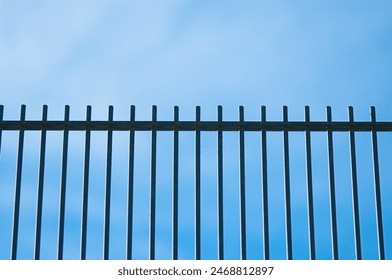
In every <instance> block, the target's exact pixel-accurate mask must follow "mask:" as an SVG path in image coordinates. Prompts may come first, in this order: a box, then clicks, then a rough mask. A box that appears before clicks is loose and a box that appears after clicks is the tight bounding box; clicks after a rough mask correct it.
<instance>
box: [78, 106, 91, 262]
mask: <svg viewBox="0 0 392 280" xmlns="http://www.w3.org/2000/svg"><path fill="white" fill-rule="evenodd" d="M86 121H87V122H91V106H87V111H86ZM90 143H91V129H90V128H89V127H87V128H86V134H85V142H84V171H83V193H82V225H81V230H82V232H81V240H80V243H81V244H80V259H81V260H85V259H86V247H87V214H88V189H89V177H90Z"/></svg>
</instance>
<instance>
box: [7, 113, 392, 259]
mask: <svg viewBox="0 0 392 280" xmlns="http://www.w3.org/2000/svg"><path fill="white" fill-rule="evenodd" d="M3 110H4V108H3V106H1V107H0V152H1V154H0V168H3V170H5V169H6V167H7V168H8V166H9V165H10V164H12V162H8V161H4V159H3V161H1V157H2V156H3V157H4V152H5V151H7V149H10V148H9V147H7V146H5V147H4V143H3V146H2V139H3V138H4V136H5V134H7V133H10V132H12V131H14V132H15V131H16V132H18V140H17V153H16V159H15V160H16V171H15V181H14V182H15V183H14V184H13V196H12V197H8V198H7V199H8V200H10V199H12V200H13V204H12V209H13V210H12V222H11V223H5V222H4V223H3V224H0V225H1V226H2V227H3V229H2V230H1V231H3V235H2V237H3V238H6V239H7V238H9V240H10V242H9V243H7V242H3V244H5V245H3V248H0V250H2V251H3V252H5V251H8V249H9V253H10V258H11V259H18V256H19V251H21V250H23V246H24V245H21V237H20V234H19V228H20V225H21V223H22V220H21V214H20V208H21V192H22V191H23V188H24V187H25V185H24V183H23V182H24V181H23V178H24V177H23V172H25V170H24V169H23V167H24V165H23V164H24V160H25V157H24V155H25V153H26V151H25V146H26V142H25V133H26V132H27V131H38V132H39V133H40V145H39V146H40V148H39V162H38V175H37V188H36V193H37V195H36V198H37V200H36V202H35V203H33V204H32V205H31V207H30V208H29V209H30V210H28V211H31V212H33V213H34V216H35V221H34V233H32V234H34V245H33V246H34V250H33V251H34V256H32V257H31V258H34V259H40V258H41V247H42V244H43V242H45V240H43V237H42V231H43V230H44V227H43V225H42V219H43V212H44V211H43V204H44V203H45V195H44V190H45V188H47V187H48V186H46V184H45V178H46V177H47V176H48V168H50V166H49V167H48V166H47V157H48V153H47V133H48V132H50V131H60V132H61V136H62V141H61V146H62V148H61V153H62V155H61V168H60V169H61V171H60V180H59V203H58V206H59V210H58V219H57V220H56V221H55V222H56V225H57V229H56V232H57V235H56V236H57V238H56V239H57V240H56V258H57V259H63V258H64V249H65V245H64V244H65V242H64V239H65V232H66V229H65V218H66V212H67V211H70V210H69V208H67V207H66V203H67V187H69V184H68V181H67V179H69V174H68V173H69V171H70V169H72V168H73V167H72V166H70V163H69V160H68V157H69V146H70V144H69V138H70V132H73V131H81V133H83V138H84V139H83V142H84V149H83V156H82V158H83V176H82V182H81V206H80V216H81V218H80V223H81V225H80V235H79V237H80V243H79V245H78V246H77V248H78V250H79V253H78V255H79V257H80V259H86V258H87V243H88V242H90V241H89V238H88V234H87V230H88V217H89V211H90V207H91V205H89V201H90V200H89V194H91V192H92V191H93V190H92V188H93V187H94V186H92V184H91V179H92V176H91V172H92V163H91V149H92V133H93V132H96V131H103V132H104V133H105V137H106V141H105V142H106V149H105V162H106V164H105V182H104V190H105V191H104V203H103V208H104V209H103V211H104V219H103V233H102V243H103V245H102V250H103V254H102V258H103V259H109V258H110V254H109V253H110V250H111V246H109V243H110V242H112V241H111V240H112V239H111V238H110V234H111V222H112V219H113V216H114V215H117V214H116V213H114V212H113V211H112V208H113V204H116V201H115V200H114V199H113V198H112V197H111V195H112V192H113V188H115V187H116V186H113V166H112V165H113V145H114V144H113V133H114V132H118V131H124V132H126V133H127V136H126V137H125V138H126V139H127V143H128V144H127V149H126V154H127V167H126V171H127V187H126V208H125V209H123V210H124V211H125V214H124V216H123V217H124V218H125V219H126V226H125V228H124V230H125V238H124V239H125V244H123V248H124V252H125V257H124V258H126V259H132V258H134V256H133V252H134V250H135V249H134V246H135V242H137V241H135V237H134V236H133V234H134V232H135V219H137V217H138V215H141V213H140V212H136V211H135V209H134V203H135V201H137V200H138V197H137V196H136V195H135V188H137V186H136V184H137V183H136V182H135V173H136V171H135V168H136V166H137V164H138V162H137V161H136V160H135V149H136V148H135V142H136V140H135V135H136V134H137V133H138V132H142V131H145V132H148V133H149V138H150V139H149V141H150V142H149V145H150V149H149V152H148V156H147V157H148V158H149V168H150V171H149V172H150V174H149V202H148V204H149V206H148V212H149V213H148V219H149V221H148V223H149V232H148V249H147V248H146V250H148V258H149V259H156V258H157V257H156V249H157V248H156V234H157V228H156V223H157V209H156V205H157V199H159V194H158V193H157V184H159V182H158V179H157V149H158V148H157V147H158V137H157V134H158V133H160V132H163V131H168V132H172V136H171V141H170V142H171V144H168V145H170V146H171V147H168V148H167V149H169V148H170V150H171V151H172V153H171V163H170V165H169V166H167V167H166V168H167V170H166V171H165V172H166V173H167V172H170V173H171V174H172V175H171V182H170V185H171V187H170V192H171V195H170V196H171V198H170V200H168V203H170V204H169V205H166V206H165V207H166V208H167V209H170V213H171V218H170V219H169V221H167V223H169V224H170V227H171V231H170V232H171V240H170V241H171V242H170V244H169V245H170V248H171V258H172V259H179V253H178V252H179V211H180V210H179V200H180V198H179V192H181V191H182V189H181V188H182V187H183V186H181V183H180V182H179V176H181V172H182V168H183V167H182V166H181V164H180V160H179V158H180V155H181V149H180V148H179V147H180V144H181V141H180V134H181V133H182V132H186V131H188V132H191V133H192V135H193V136H192V138H193V151H191V152H189V151H188V154H189V156H190V157H191V158H192V161H193V166H194V170H193V172H194V176H193V188H192V195H194V200H193V205H192V207H193V221H192V223H193V230H194V233H193V235H192V237H193V239H194V240H193V242H192V247H193V249H192V252H193V255H194V259H202V258H203V255H202V250H203V246H202V239H203V238H204V237H205V236H204V235H203V233H202V226H203V218H202V211H203V209H202V206H203V203H202V197H203V196H202V193H201V192H202V184H203V183H202V178H203V172H202V168H203V166H202V163H203V161H202V159H201V154H202V152H201V150H202V148H203V145H202V141H203V137H202V136H203V135H202V133H204V132H215V133H214V135H215V137H216V142H215V143H216V144H215V145H216V146H215V148H216V150H215V151H216V156H214V157H215V159H216V161H214V162H216V164H217V167H216V169H215V171H214V172H216V184H217V187H216V228H217V230H216V235H217V241H216V250H217V259H225V249H227V248H228V246H231V245H230V244H227V243H225V234H226V232H225V228H224V224H225V223H224V221H225V220H224V213H225V209H227V208H230V207H232V206H231V205H227V204H225V200H224V196H225V184H226V182H225V183H224V172H226V171H225V168H224V164H225V163H224V141H223V140H224V133H226V132H234V133H236V134H238V142H237V143H238V150H237V151H230V152H231V153H235V154H237V155H238V167H239V172H238V199H239V204H238V211H239V213H238V217H239V222H238V225H239V226H238V231H239V240H238V241H239V257H238V258H240V259H247V258H248V255H249V250H254V248H253V245H249V244H248V243H247V241H248V240H247V236H248V235H249V234H250V232H249V226H250V222H249V220H248V218H249V215H250V213H249V212H253V211H255V210H254V209H253V208H252V209H250V208H249V207H250V206H247V192H248V186H249V184H247V182H246V178H248V177H247V176H246V172H248V171H249V168H254V167H252V166H248V165H247V164H246V151H245V150H246V148H247V149H251V153H252V154H254V155H257V156H258V157H259V159H260V169H259V170H260V172H259V173H260V174H259V177H258V178H260V180H259V183H258V184H256V188H258V189H259V190H260V198H259V200H258V202H257V203H258V204H259V206H258V207H259V208H257V209H258V210H257V211H259V212H260V213H259V214H260V219H259V225H258V226H260V229H261V230H260V232H259V234H258V236H259V239H260V240H261V242H260V243H261V246H260V248H257V250H259V251H261V252H260V256H261V258H262V259H273V258H274V257H273V256H271V251H272V250H273V246H274V245H273V244H272V242H271V238H272V236H271V234H272V233H271V228H270V226H271V223H272V222H273V219H274V216H273V215H274V213H273V211H272V210H271V207H272V205H273V204H275V203H276V202H275V201H273V199H272V198H271V195H270V194H269V193H270V192H271V191H272V188H275V187H276V186H274V185H272V184H271V182H272V180H273V178H271V173H270V170H269V169H270V167H269V163H270V161H271V160H272V159H271V158H268V159H267V157H268V155H269V154H268V149H269V147H270V146H271V145H274V144H275V143H272V142H270V141H269V142H268V143H267V140H268V136H269V134H270V133H274V132H281V134H279V135H281V137H282V144H283V149H282V150H281V151H282V155H283V160H282V161H281V164H282V171H283V172H282V173H281V177H282V178H283V179H282V182H283V192H282V193H283V201H284V202H283V210H282V211H283V214H284V239H285V241H284V247H285V257H286V258H287V259H295V256H294V254H293V246H294V245H293V242H294V240H293V238H294V237H293V232H292V228H293V219H295V215H294V214H293V213H292V209H293V206H292V204H293V202H294V200H295V198H294V197H293V195H292V192H293V182H292V180H291V176H292V172H293V170H294V172H298V170H296V165H298V164H299V163H296V162H293V160H292V159H291V158H290V155H291V154H290V151H292V149H293V146H292V145H291V143H289V140H290V135H291V134H292V133H295V132H303V133H304V138H303V140H304V144H305V145H304V146H305V150H304V151H305V156H304V164H305V165H304V168H303V170H304V171H305V178H306V179H305V184H306V186H305V187H306V188H305V189H306V199H305V200H304V201H306V205H303V206H302V207H304V209H306V213H307V214H306V220H307V223H306V224H304V225H303V227H306V229H307V240H308V241H307V242H306V244H302V245H299V246H303V247H304V248H306V249H305V250H307V251H308V258H309V259H317V258H318V257H317V256H318V255H317V253H318V252H317V250H318V246H317V245H316V239H317V238H316V237H317V235H316V230H315V227H316V226H315V223H316V222H317V220H316V219H317V218H315V214H314V213H315V210H314V208H315V207H316V206H317V205H315V201H314V196H315V194H314V192H315V187H314V185H315V184H317V182H318V180H319V179H318V178H316V177H315V176H314V172H313V170H312V168H313V167H314V165H315V163H317V162H318V159H317V158H315V156H314V155H312V153H314V148H313V146H312V144H313V142H312V136H313V135H314V133H316V132H324V135H325V139H326V145H324V146H325V151H326V159H327V170H326V172H327V174H328V179H327V183H326V184H327V185H328V204H327V205H326V207H328V211H329V216H328V217H327V218H328V223H329V224H330V231H329V233H328V236H329V238H330V239H329V240H330V243H326V244H323V245H322V246H324V247H330V250H331V259H340V258H341V254H340V253H341V251H342V249H341V247H342V246H341V245H340V246H339V240H338V239H339V230H338V229H339V226H338V216H339V215H338V213H337V211H338V209H337V200H338V199H339V198H338V194H337V193H338V190H337V186H336V168H335V164H336V161H340V160H341V158H342V157H344V156H343V155H338V154H337V153H336V152H335V151H334V149H335V147H336V144H335V143H334V136H335V135H336V134H337V133H339V132H342V133H344V134H345V135H347V137H348V140H349V142H348V144H349V146H348V148H347V151H348V155H349V162H350V172H351V173H350V189H351V194H350V197H349V198H347V200H348V201H347V202H346V203H347V204H350V205H351V207H352V212H351V213H345V214H344V215H349V216H350V215H352V222H353V244H354V246H353V247H354V252H355V253H354V254H355V256H354V258H355V259H363V258H364V257H363V254H362V246H363V244H364V242H366V240H364V239H363V237H362V236H361V233H362V231H364V229H363V228H361V222H363V219H374V221H375V222H374V225H375V226H376V229H375V232H376V240H377V242H376V247H377V248H376V249H375V250H377V258H378V259H386V258H388V257H387V256H386V251H387V250H389V254H392V252H391V251H392V250H391V248H389V249H388V248H387V247H388V246H387V245H386V244H389V245H391V244H392V241H390V240H389V239H391V237H387V238H386V234H385V226H384V225H385V223H389V224H388V228H391V226H390V223H391V222H387V220H386V218H385V217H383V211H382V210H383V209H384V212H385V209H387V210H388V209H389V208H386V205H385V202H386V201H389V199H388V198H384V199H383V197H382V192H388V193H389V192H390V191H389V190H390V189H391V186H390V185H383V186H382V184H381V180H380V176H381V175H380V160H379V151H378V149H379V144H378V138H377V137H378V135H379V133H380V132H391V131H392V122H378V121H377V120H376V113H375V108H374V107H371V118H370V121H365V122H358V121H354V113H353V108H352V107H349V110H348V113H349V114H348V121H332V114H331V108H330V107H327V110H326V121H311V120H310V112H309V107H306V108H305V117H304V121H289V118H288V109H287V107H283V120H282V121H267V118H266V108H265V107H264V106H263V107H261V114H260V120H259V121H246V120H245V119H244V109H243V107H239V115H238V121H224V120H223V114H222V107H221V106H219V107H218V110H217V120H215V121H202V120H201V109H200V107H196V111H195V120H194V121H181V120H180V119H179V108H178V107H175V108H174V117H173V120H171V121H159V120H158V119H157V108H156V107H155V106H153V108H152V119H151V120H149V121H137V120H135V107H134V106H131V107H130V118H129V120H125V121H115V120H114V119H113V107H112V106H110V107H109V114H108V120H105V121H93V120H92V119H91V107H90V106H88V107H87V114H86V119H85V120H82V121H80V120H79V121H73V120H70V108H69V106H66V107H65V115H64V120H61V121H51V120H48V108H47V106H44V107H43V112H42V120H38V121H32V120H26V107H25V106H24V105H22V107H21V113H20V119H19V120H3ZM249 132H256V133H258V135H259V141H260V142H259V145H257V146H254V145H252V147H251V148H249V147H248V146H246V145H245V144H246V139H247V138H246V135H247V133H249ZM358 132H365V133H367V135H370V138H371V144H370V148H371V154H372V158H373V162H372V165H371V166H372V167H371V169H372V180H373V186H372V191H371V192H370V193H371V195H372V196H374V204H373V205H372V206H374V209H375V210H374V212H372V213H374V215H371V216H370V217H369V216H366V217H365V218H364V217H363V216H365V215H361V213H360V212H361V205H360V195H359V193H360V190H359V186H358V185H359V182H358V170H357V164H358V160H357V153H358V150H357V148H356V143H357V141H356V135H357V133H358ZM57 133H58V132H57ZM101 150H102V147H101ZM122 153H125V152H124V151H123V152H122ZM383 167H384V168H386V169H384V171H386V172H388V169H387V168H389V166H383ZM22 169H23V170H22ZM253 171H254V170H252V172H253ZM50 172H52V173H53V171H52V170H51V171H50ZM5 173H6V171H4V172H3V173H2V174H3V175H2V176H3V178H1V181H3V183H0V184H1V186H0V193H1V192H3V194H2V196H3V198H4V197H5V195H4V193H5V189H6V188H7V186H6V185H5V183H4V181H5V179H4V176H5V175H4V174H5ZM30 173H31V170H30V171H29V174H30ZM252 185H255V183H252ZM4 200H5V199H4ZM382 201H384V203H382ZM4 208H5V207H3V208H0V209H4ZM78 209H79V208H78ZM364 211H367V210H364ZM1 217H4V216H1V215H0V218H1ZM228 218H230V217H227V216H226V217H225V219H226V220H227V219H228ZM205 219H207V218H205ZM30 222H31V221H30ZM251 223H252V224H254V223H255V222H254V221H253V220H252V222H251ZM7 225H11V226H12V230H9V229H7V228H6V227H7ZM7 232H10V233H11V236H9V237H8V236H6V233H7ZM214 238H215V237H214ZM388 238H389V239H388ZM386 239H388V242H389V243H387V242H386ZM7 240H8V239H7ZM91 242H93V241H91ZM94 242H95V241H94ZM7 244H9V246H8V248H7ZM250 247H252V248H250ZM365 258H366V257H365ZM389 258H390V257H389Z"/></svg>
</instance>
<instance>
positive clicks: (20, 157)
mask: <svg viewBox="0 0 392 280" xmlns="http://www.w3.org/2000/svg"><path fill="white" fill-rule="evenodd" d="M25 118H26V105H22V106H21V108H20V121H21V122H24V121H25ZM23 143H24V129H23V128H21V129H20V130H19V144H18V162H17V167H16V182H15V202H14V219H13V230H12V244H11V246H12V247H11V259H12V260H16V257H17V250H18V233H19V210H20V191H21V184H22V166H23Z"/></svg>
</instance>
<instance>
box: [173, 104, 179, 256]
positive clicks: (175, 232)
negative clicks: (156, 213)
mask: <svg viewBox="0 0 392 280" xmlns="http://www.w3.org/2000/svg"><path fill="white" fill-rule="evenodd" d="M178 118H179V110H178V106H175V107H174V122H175V123H177V122H178ZM178 138H179V136H178V129H177V127H175V128H174V132H173V225H172V226H173V252H172V258H173V260H177V259H178Z"/></svg>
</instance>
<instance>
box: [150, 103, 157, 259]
mask: <svg viewBox="0 0 392 280" xmlns="http://www.w3.org/2000/svg"><path fill="white" fill-rule="evenodd" d="M156 121H157V106H155V105H154V106H152V122H153V123H155V122H156ZM156 154H157V130H156V128H155V127H154V128H153V129H152V130H151V178H150V179H151V186H150V260H154V259H155V214H156V213H155V209H156V161H157V155H156Z"/></svg>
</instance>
